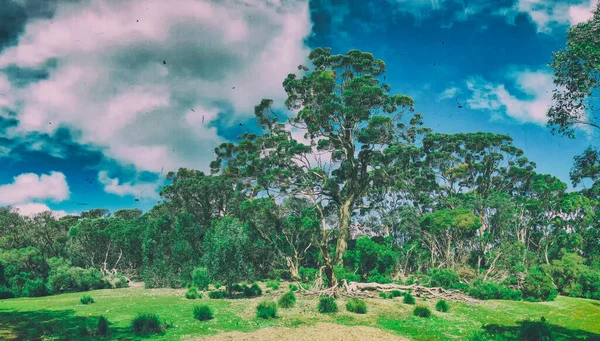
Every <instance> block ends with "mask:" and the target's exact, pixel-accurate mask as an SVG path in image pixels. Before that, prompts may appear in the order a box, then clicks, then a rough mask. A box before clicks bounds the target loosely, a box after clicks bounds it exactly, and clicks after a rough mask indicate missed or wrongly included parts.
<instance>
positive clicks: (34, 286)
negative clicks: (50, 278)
mask: <svg viewBox="0 0 600 341" xmlns="http://www.w3.org/2000/svg"><path fill="white" fill-rule="evenodd" d="M22 295H23V296H27V297H41V296H46V295H48V288H47V287H46V283H44V281H43V280H42V279H41V278H38V279H34V280H28V281H27V282H26V283H25V286H24V287H23V290H22Z"/></svg>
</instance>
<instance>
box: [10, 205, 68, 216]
mask: <svg viewBox="0 0 600 341" xmlns="http://www.w3.org/2000/svg"><path fill="white" fill-rule="evenodd" d="M12 208H13V209H15V210H17V211H18V212H19V214H21V215H24V216H33V215H36V214H39V213H43V212H48V211H50V212H52V215H53V216H54V217H55V218H60V217H64V216H66V215H70V214H69V213H67V212H66V211H63V210H58V211H54V210H52V209H51V208H50V207H48V205H46V204H41V203H29V204H21V205H15V206H12Z"/></svg>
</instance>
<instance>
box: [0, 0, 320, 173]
mask: <svg viewBox="0 0 600 341" xmlns="http://www.w3.org/2000/svg"><path fill="white" fill-rule="evenodd" d="M310 31H311V24H310V17H309V12H308V5H307V4H306V3H305V2H303V1H300V0H297V1H296V0H292V1H275V0H273V1H260V0H253V1H252V0H224V1H219V2H215V1H209V0H181V1H177V4H176V5H174V4H173V3H172V2H170V1H162V0H135V1H104V0H91V1H83V2H77V3H67V2H64V3H60V4H59V5H58V6H57V8H56V13H55V15H54V17H52V18H48V19H46V18H38V19H37V20H35V21H31V22H30V23H29V24H28V25H27V26H26V28H25V31H24V33H23V34H22V36H21V37H20V39H19V41H18V44H17V45H16V46H14V47H11V48H7V49H5V50H4V51H3V52H2V54H0V68H3V67H6V66H8V65H16V66H18V67H23V68H39V67H43V66H44V65H45V64H47V63H48V61H51V60H55V61H56V63H55V64H56V67H54V68H51V69H50V70H49V72H50V74H49V77H48V78H47V79H44V80H41V81H39V82H36V83H32V84H29V85H28V86H26V87H25V88H16V87H13V88H12V89H8V92H9V93H10V94H11V96H12V97H11V98H10V101H9V100H8V99H3V97H1V96H0V106H2V105H3V106H5V107H9V108H10V109H13V110H15V111H17V114H18V116H17V118H18V119H19V125H18V126H17V127H15V128H14V129H12V130H11V131H10V132H9V134H10V137H18V136H23V135H26V134H28V133H31V132H41V133H47V134H52V133H54V132H55V131H56V129H58V128H59V127H61V126H62V127H67V128H69V129H70V130H71V131H72V132H73V136H74V137H75V139H76V142H78V143H80V144H85V145H88V146H89V147H90V148H94V149H97V150H100V151H102V152H103V153H104V155H106V156H107V157H109V158H113V159H116V160H118V161H120V162H121V163H123V164H133V165H134V166H135V167H136V168H137V169H138V170H140V171H141V170H147V171H153V172H159V171H160V170H161V169H163V168H164V169H165V170H176V169H177V168H179V167H191V168H198V169H204V170H205V169H207V168H208V162H209V161H210V160H211V159H212V158H213V154H212V150H213V148H214V146H216V145H217V144H218V143H220V142H222V141H223V139H222V138H221V137H220V136H219V135H218V134H217V130H216V128H215V127H214V125H215V124H218V125H222V126H223V125H225V126H226V125H228V124H231V123H232V120H231V119H228V120H227V121H225V120H224V119H223V117H222V115H219V114H220V113H225V112H233V113H234V114H235V115H236V117H242V118H246V117H250V116H251V115H252V113H253V106H254V105H255V104H257V103H258V102H259V101H260V99H261V98H263V97H270V98H273V99H275V100H282V99H284V98H285V93H284V91H283V89H282V86H281V82H282V81H283V79H285V77H286V76H287V74H288V73H290V72H294V70H296V66H297V65H298V64H301V63H302V62H303V61H304V60H305V58H306V56H307V55H308V52H309V50H308V48H307V47H306V46H305V45H304V39H305V38H306V37H307V36H308V35H309V34H310ZM163 61H164V63H163ZM2 80H3V78H2V76H0V89H1V88H2V86H4V85H6V84H4V83H6V82H4V83H3V81H2ZM0 93H2V92H0ZM1 101H4V102H1ZM191 109H194V111H195V113H196V114H197V115H193V114H190V110H191ZM200 115H203V116H204V122H202V120H201V116H200Z"/></svg>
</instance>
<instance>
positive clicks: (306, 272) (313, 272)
mask: <svg viewBox="0 0 600 341" xmlns="http://www.w3.org/2000/svg"><path fill="white" fill-rule="evenodd" d="M317 272H318V271H317V269H314V268H300V269H299V270H298V275H299V276H300V279H301V280H302V282H304V283H309V282H312V281H314V280H315V279H317Z"/></svg>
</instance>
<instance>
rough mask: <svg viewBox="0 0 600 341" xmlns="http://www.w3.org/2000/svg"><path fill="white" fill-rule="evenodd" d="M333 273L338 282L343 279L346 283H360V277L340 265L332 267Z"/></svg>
mask: <svg viewBox="0 0 600 341" xmlns="http://www.w3.org/2000/svg"><path fill="white" fill-rule="evenodd" d="M333 273H334V274H335V278H337V279H338V281H341V280H343V279H345V280H346V281H347V282H348V283H350V282H360V275H357V274H355V273H354V272H352V271H350V270H348V269H346V268H344V266H343V265H342V264H339V265H336V266H334V267H333Z"/></svg>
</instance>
